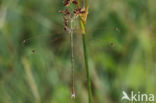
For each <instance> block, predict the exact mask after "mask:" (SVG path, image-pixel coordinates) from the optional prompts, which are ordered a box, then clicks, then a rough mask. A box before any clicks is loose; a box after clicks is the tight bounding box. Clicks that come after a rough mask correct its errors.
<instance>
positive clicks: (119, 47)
mask: <svg viewBox="0 0 156 103" xmlns="http://www.w3.org/2000/svg"><path fill="white" fill-rule="evenodd" d="M62 1H63V0H0V103H87V100H88V99H87V96H88V95H87V86H86V76H85V74H86V73H85V69H84V60H83V50H82V41H81V35H80V32H79V31H80V29H79V28H76V29H75V34H74V55H75V59H76V64H75V89H76V98H75V100H72V99H71V60H70V44H69V35H68V34H66V33H65V31H64V30H63V19H62V16H61V14H59V13H58V11H59V10H62V9H63V4H62ZM155 3H156V2H155V0H89V16H88V20H87V24H86V27H87V45H88V47H87V49H88V52H89V53H88V55H89V66H90V69H91V70H90V74H91V81H92V89H93V102H94V103H121V97H122V91H123V90H125V91H127V92H128V93H130V92H131V91H134V92H138V91H140V92H141V93H153V94H155V96H156V86H155V85H156V80H155V78H156V35H155V34H156V19H155V18H156V6H155ZM77 24H78V23H75V25H77Z"/></svg>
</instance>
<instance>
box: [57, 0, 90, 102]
mask: <svg viewBox="0 0 156 103" xmlns="http://www.w3.org/2000/svg"><path fill="white" fill-rule="evenodd" d="M82 1H83V7H82V8H81V7H80V3H79V1H77V0H64V2H63V4H64V6H65V10H63V11H59V12H60V13H63V14H64V16H63V19H64V30H65V31H67V32H68V34H70V44H71V62H72V98H75V90H74V53H73V27H72V23H73V21H74V20H75V19H77V17H79V18H80V21H81V32H82V34H85V23H86V19H87V15H88V6H87V0H85V2H84V0H82ZM84 4H85V6H84ZM72 5H73V6H72ZM84 49H85V48H84ZM84 51H85V52H84V57H86V50H84ZM84 59H85V60H87V58H84ZM85 62H86V61H85ZM86 64H87V65H86V70H87V78H88V77H89V75H88V71H89V70H88V67H87V66H88V63H86ZM89 81H90V80H89V79H88V86H89ZM90 90H91V88H90V86H89V91H90ZM89 94H91V92H89ZM89 98H91V95H89ZM89 102H90V99H89Z"/></svg>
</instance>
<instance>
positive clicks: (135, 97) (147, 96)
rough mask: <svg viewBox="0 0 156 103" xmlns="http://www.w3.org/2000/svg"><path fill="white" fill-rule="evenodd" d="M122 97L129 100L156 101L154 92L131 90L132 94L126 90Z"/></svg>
mask: <svg viewBox="0 0 156 103" xmlns="http://www.w3.org/2000/svg"><path fill="white" fill-rule="evenodd" d="M122 95H123V96H122V98H121V100H128V101H136V102H137V101H138V102H153V101H154V94H145V93H144V94H142V93H141V92H137V93H134V92H133V91H131V94H130V95H128V94H127V93H126V92H125V91H122Z"/></svg>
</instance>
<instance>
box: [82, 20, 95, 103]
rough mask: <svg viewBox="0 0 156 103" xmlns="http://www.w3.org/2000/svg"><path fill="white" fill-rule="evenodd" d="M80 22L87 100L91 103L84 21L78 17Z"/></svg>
mask: <svg viewBox="0 0 156 103" xmlns="http://www.w3.org/2000/svg"><path fill="white" fill-rule="evenodd" d="M80 24H81V32H82V41H83V51H84V60H85V68H86V76H87V86H88V101H89V103H92V90H91V80H90V75H89V66H88V53H87V47H86V32H85V24H84V22H83V21H82V20H81V19H80Z"/></svg>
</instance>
